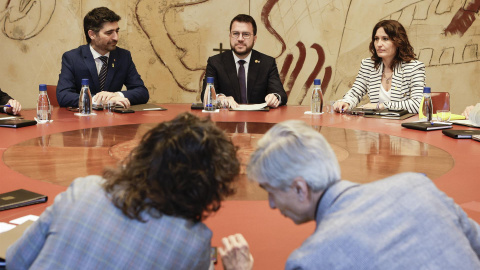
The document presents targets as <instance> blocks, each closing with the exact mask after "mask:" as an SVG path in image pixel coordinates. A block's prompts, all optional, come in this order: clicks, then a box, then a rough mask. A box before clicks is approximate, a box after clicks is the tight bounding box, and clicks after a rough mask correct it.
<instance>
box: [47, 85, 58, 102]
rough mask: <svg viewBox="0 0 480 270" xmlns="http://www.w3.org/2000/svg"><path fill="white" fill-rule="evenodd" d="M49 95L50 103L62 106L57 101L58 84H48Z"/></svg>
mask: <svg viewBox="0 0 480 270" xmlns="http://www.w3.org/2000/svg"><path fill="white" fill-rule="evenodd" d="M47 96H48V99H49V100H50V105H52V106H53V107H60V105H59V104H58V101H57V86H56V85H47Z"/></svg>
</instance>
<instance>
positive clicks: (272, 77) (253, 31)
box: [201, 14, 287, 108]
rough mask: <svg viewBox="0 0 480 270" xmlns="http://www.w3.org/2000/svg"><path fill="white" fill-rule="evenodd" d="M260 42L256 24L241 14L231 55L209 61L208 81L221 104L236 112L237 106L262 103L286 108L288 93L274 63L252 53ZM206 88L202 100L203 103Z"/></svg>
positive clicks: (232, 26) (234, 24)
mask: <svg viewBox="0 0 480 270" xmlns="http://www.w3.org/2000/svg"><path fill="white" fill-rule="evenodd" d="M256 40H257V25H256V23H255V20H254V19H253V18H252V17H251V16H249V15H245V14H239V15H237V16H236V17H235V18H233V19H232V21H231V22H230V47H231V48H232V50H231V51H226V52H224V53H221V54H218V55H215V56H212V57H210V58H209V59H208V63H207V71H206V73H205V77H213V78H214V85H215V90H216V91H217V94H218V99H220V101H222V102H224V103H227V104H228V105H229V106H230V107H232V108H235V107H237V106H238V103H242V104H247V103H263V102H266V103H267V105H268V106H270V107H273V108H276V107H278V106H279V105H285V104H287V93H285V90H284V89H283V85H282V83H281V82H280V76H279V75H278V69H277V64H276V63H275V59H274V58H273V57H270V56H268V55H265V54H262V53H260V52H258V51H255V50H252V48H253V46H254V45H255V41H256ZM205 86H206V83H205V82H204V84H203V90H202V95H201V98H202V100H203V99H204V95H205V93H204V92H205Z"/></svg>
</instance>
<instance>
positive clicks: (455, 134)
mask: <svg viewBox="0 0 480 270" xmlns="http://www.w3.org/2000/svg"><path fill="white" fill-rule="evenodd" d="M442 133H443V134H445V135H447V136H448V137H452V138H455V139H471V138H472V136H473V135H480V130H457V129H455V130H442Z"/></svg>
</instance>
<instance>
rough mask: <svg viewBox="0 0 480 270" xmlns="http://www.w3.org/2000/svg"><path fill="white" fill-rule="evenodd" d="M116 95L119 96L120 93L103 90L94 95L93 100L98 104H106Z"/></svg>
mask: <svg viewBox="0 0 480 270" xmlns="http://www.w3.org/2000/svg"><path fill="white" fill-rule="evenodd" d="M114 97H118V95H117V94H116V93H114V92H107V91H102V92H100V93H97V94H96V95H95V96H94V97H93V102H95V103H96V104H104V103H107V101H109V100H110V99H112V98H114Z"/></svg>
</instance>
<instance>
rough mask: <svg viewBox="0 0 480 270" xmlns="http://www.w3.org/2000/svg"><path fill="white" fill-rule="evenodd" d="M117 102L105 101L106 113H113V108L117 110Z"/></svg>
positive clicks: (104, 108) (104, 109)
mask: <svg viewBox="0 0 480 270" xmlns="http://www.w3.org/2000/svg"><path fill="white" fill-rule="evenodd" d="M115 105H116V103H115V102H114V101H106V102H105V103H103V111H104V112H105V114H113V110H115Z"/></svg>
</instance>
